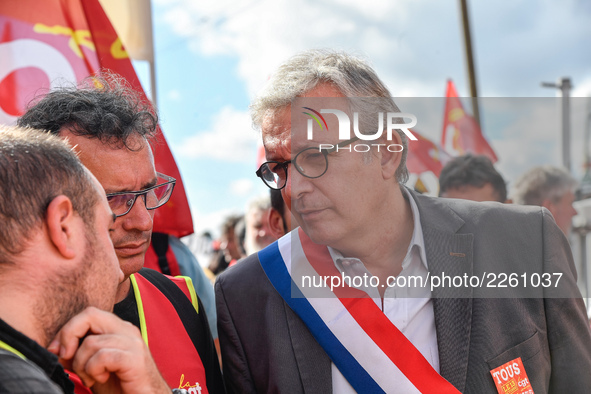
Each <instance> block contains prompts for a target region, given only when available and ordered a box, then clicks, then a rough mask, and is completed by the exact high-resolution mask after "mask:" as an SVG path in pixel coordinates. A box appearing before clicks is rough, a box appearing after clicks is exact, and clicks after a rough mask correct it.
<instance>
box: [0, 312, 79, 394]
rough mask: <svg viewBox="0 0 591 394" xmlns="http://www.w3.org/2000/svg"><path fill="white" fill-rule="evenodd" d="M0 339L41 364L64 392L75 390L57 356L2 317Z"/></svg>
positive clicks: (32, 360)
mask: <svg viewBox="0 0 591 394" xmlns="http://www.w3.org/2000/svg"><path fill="white" fill-rule="evenodd" d="M0 340H1V341H3V342H5V343H6V344H8V345H10V346H12V347H13V348H14V349H16V350H18V351H19V352H21V353H22V354H23V355H24V356H25V357H26V358H27V360H29V361H30V362H32V363H34V364H36V365H37V366H39V368H41V369H42V370H43V371H44V372H45V373H46V374H47V376H49V378H50V379H51V380H53V381H54V382H55V383H56V384H57V385H58V386H60V387H61V388H62V390H63V391H64V393H73V392H74V384H73V383H72V382H71V381H70V379H68V375H67V374H66V373H65V371H64V368H63V367H62V366H61V364H60V363H59V362H58V359H57V356H56V355H54V354H52V353H50V352H49V351H48V350H47V349H45V348H44V347H42V346H41V345H39V344H38V343H37V342H35V341H33V340H32V339H31V338H29V337H27V336H26V335H24V334H22V333H20V332H19V331H17V330H15V329H14V328H12V327H11V326H9V325H8V324H7V323H6V322H5V321H4V320H2V319H0Z"/></svg>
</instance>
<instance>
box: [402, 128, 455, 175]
mask: <svg viewBox="0 0 591 394" xmlns="http://www.w3.org/2000/svg"><path fill="white" fill-rule="evenodd" d="M412 133H413V134H414V136H415V137H417V141H408V156H407V158H406V167H407V168H408V172H410V173H411V174H422V173H423V172H427V171H431V172H433V174H435V176H436V177H439V174H440V173H441V169H442V168H443V166H444V165H445V163H447V162H448V161H449V159H450V158H451V157H450V156H449V155H448V154H447V152H445V150H443V149H442V148H441V147H440V146H439V145H437V144H435V143H434V142H433V141H431V140H430V139H428V138H426V137H423V136H422V135H421V134H419V133H418V132H417V131H416V130H412Z"/></svg>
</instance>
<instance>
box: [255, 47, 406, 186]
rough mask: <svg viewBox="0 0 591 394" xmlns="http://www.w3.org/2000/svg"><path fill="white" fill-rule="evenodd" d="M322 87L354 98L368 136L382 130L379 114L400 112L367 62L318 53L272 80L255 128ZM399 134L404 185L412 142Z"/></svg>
mask: <svg viewBox="0 0 591 394" xmlns="http://www.w3.org/2000/svg"><path fill="white" fill-rule="evenodd" d="M320 83H329V84H332V85H333V86H335V87H336V88H337V89H338V90H339V91H340V92H341V93H342V94H343V95H344V96H346V97H348V98H354V100H350V103H351V109H352V110H353V111H354V112H359V114H360V116H359V128H360V130H364V131H365V132H367V133H370V132H372V131H373V132H375V130H377V129H378V121H379V119H378V118H377V117H376V116H375V115H376V113H377V112H383V113H384V114H385V113H388V112H400V110H399V109H398V107H397V106H396V104H395V103H394V100H393V99H392V97H391V94H390V91H389V90H388V88H387V87H386V86H385V85H384V83H383V82H382V81H381V80H380V78H379V77H378V76H377V74H376V73H375V71H374V70H373V69H372V68H371V67H370V65H369V64H368V63H367V62H366V61H365V60H363V59H361V58H358V57H355V56H352V55H350V54H347V53H345V52H338V51H332V50H325V49H314V50H309V51H305V52H302V53H299V54H297V55H295V56H293V57H292V58H290V59H289V60H288V61H287V62H285V63H283V64H282V65H281V66H280V67H279V69H278V70H277V71H276V72H275V74H274V75H273V76H272V77H271V78H270V80H269V81H268V83H267V85H266V86H265V88H264V89H263V91H262V92H261V94H260V95H259V96H258V97H257V98H256V99H255V101H254V102H253V103H252V104H251V106H250V110H251V115H252V121H253V125H254V126H255V128H260V127H261V124H262V122H263V119H264V118H265V117H267V116H272V115H274V114H275V113H277V112H278V111H280V110H282V109H284V108H285V107H287V106H289V105H290V104H291V102H292V100H294V99H295V98H296V97H299V96H302V95H303V94H305V93H306V92H309V91H310V90H312V89H314V88H315V87H316V86H317V85H318V84H320ZM375 97H380V98H383V99H380V100H376V99H375ZM396 131H397V132H398V135H399V136H400V139H401V141H402V146H403V149H402V158H401V161H400V165H399V166H398V169H397V170H396V179H397V180H398V182H399V183H400V184H403V183H405V182H406V181H407V180H408V170H407V169H406V156H407V151H408V142H407V139H406V135H405V134H404V133H403V132H402V131H401V130H396Z"/></svg>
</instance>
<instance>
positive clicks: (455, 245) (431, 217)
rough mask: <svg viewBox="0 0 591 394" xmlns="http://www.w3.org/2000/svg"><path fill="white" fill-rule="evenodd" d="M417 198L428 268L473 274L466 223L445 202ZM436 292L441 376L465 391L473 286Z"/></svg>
mask: <svg viewBox="0 0 591 394" xmlns="http://www.w3.org/2000/svg"><path fill="white" fill-rule="evenodd" d="M414 196H415V201H416V202H417V206H418V208H419V213H420V216H421V226H422V229H423V236H424V239H425V253H426V256H427V265H428V266H429V272H430V275H431V276H432V277H435V276H436V277H438V278H443V277H444V275H445V276H446V277H451V278H453V277H454V276H458V277H461V278H463V277H464V274H467V275H468V277H469V276H470V275H472V263H473V261H472V258H473V255H472V242H473V234H458V233H457V232H458V230H459V229H460V228H461V227H462V225H463V224H464V221H463V220H462V219H461V218H460V217H458V216H457V215H456V214H455V213H454V212H453V211H452V210H451V209H450V208H449V206H448V205H447V204H445V203H443V202H442V201H441V200H437V199H433V198H428V197H423V196H417V195H414ZM446 286H447V288H446V289H444V288H443V287H438V288H434V289H433V294H432V296H433V312H434V315H435V328H436V331H437V345H438V349H439V367H440V374H441V376H443V377H444V378H446V379H447V380H448V381H449V382H450V383H451V384H453V385H454V386H455V387H456V388H457V389H458V390H460V391H464V388H465V384H466V375H467V369H468V353H469V347H470V329H471V322H472V289H471V288H470V287H467V288H465V287H460V288H458V287H453V286H452V287H451V288H450V287H449V284H447V283H446Z"/></svg>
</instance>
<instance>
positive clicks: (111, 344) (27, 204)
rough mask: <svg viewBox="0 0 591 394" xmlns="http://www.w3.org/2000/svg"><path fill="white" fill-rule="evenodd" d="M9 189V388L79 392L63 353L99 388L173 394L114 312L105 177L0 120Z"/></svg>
mask: <svg viewBox="0 0 591 394" xmlns="http://www.w3.org/2000/svg"><path fill="white" fill-rule="evenodd" d="M0 185H2V187H0V218H1V222H2V226H0V392H2V393H15V392H19V393H20V392H27V393H29V392H30V393H70V392H72V390H73V388H74V385H73V384H72V383H71V382H70V380H69V379H68V375H67V374H66V373H65V372H64V369H63V368H62V367H61V366H60V364H59V363H58V357H56V355H55V354H59V356H60V357H61V358H62V361H63V362H64V363H68V364H69V367H70V368H72V369H73V370H74V371H75V372H76V373H77V374H78V375H79V376H80V377H81V378H82V379H83V380H84V381H85V382H86V384H87V385H91V386H93V390H94V391H95V392H103V393H106V392H114V391H122V392H161V393H164V392H167V391H169V390H168V387H167V385H166V382H165V381H164V380H163V378H162V377H161V376H160V374H159V373H158V370H157V368H156V366H155V364H154V362H153V360H152V358H151V357H150V353H149V350H148V348H147V347H146V346H145V345H144V344H143V342H142V340H141V336H140V333H139V331H138V330H137V329H135V328H134V327H132V326H131V325H129V324H127V323H125V322H123V321H122V320H120V319H118V318H117V317H116V316H115V315H113V314H111V313H108V312H106V311H110V310H111V309H112V307H113V302H114V300H115V294H116V291H117V284H118V283H119V282H120V281H121V280H122V279H123V273H122V272H121V269H120V268H119V264H118V261H117V258H116V255H115V252H114V250H113V244H112V243H111V239H110V237H109V232H110V231H111V230H112V229H113V224H114V215H113V213H112V212H111V210H110V208H109V205H108V203H107V200H106V198H105V196H104V190H103V188H102V187H101V185H100V184H99V183H98V181H97V180H96V178H95V177H94V176H92V174H91V173H90V172H89V171H88V170H87V169H86V168H84V166H83V165H82V164H81V163H80V161H79V160H78V158H77V157H76V154H75V153H74V152H73V151H72V149H71V148H70V147H69V146H68V145H67V144H65V143H64V142H63V141H62V140H60V139H59V138H56V137H54V136H51V135H48V134H46V133H43V132H41V131H36V130H33V129H23V128H17V127H14V128H9V127H5V126H0ZM97 308H98V309H97ZM64 325H65V326H64ZM60 329H61V331H59V330H60ZM58 331H59V333H58ZM56 335H57V337H56ZM54 338H55V339H54ZM47 348H49V350H51V351H52V352H53V353H54V354H52V353H51V352H50V351H48V350H47Z"/></svg>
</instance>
